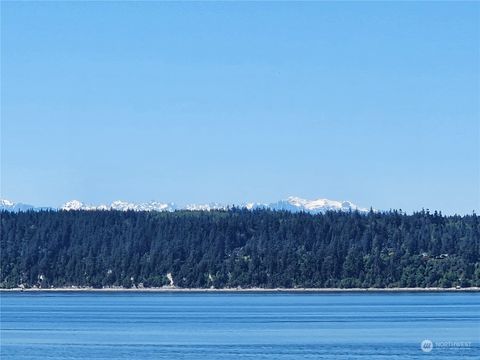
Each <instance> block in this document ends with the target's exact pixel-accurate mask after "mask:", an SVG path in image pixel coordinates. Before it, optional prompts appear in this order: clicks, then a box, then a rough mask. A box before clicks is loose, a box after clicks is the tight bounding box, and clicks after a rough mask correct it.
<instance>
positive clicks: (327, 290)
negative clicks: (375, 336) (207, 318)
mask: <svg viewBox="0 0 480 360" xmlns="http://www.w3.org/2000/svg"><path fill="white" fill-rule="evenodd" d="M2 292H19V293H21V292H24V293H32V292H71V293H75V292H99V293H118V292H131V293H142V292H143V293H372V292H373V293H375V292H376V293H406V292H419V293H426V292H480V287H468V288H439V287H432V288H348V289H346V288H272V289H267V288H223V289H213V288H176V287H161V288H122V287H115V288H92V287H65V288H44V289H42V288H29V289H24V288H10V289H0V293H2Z"/></svg>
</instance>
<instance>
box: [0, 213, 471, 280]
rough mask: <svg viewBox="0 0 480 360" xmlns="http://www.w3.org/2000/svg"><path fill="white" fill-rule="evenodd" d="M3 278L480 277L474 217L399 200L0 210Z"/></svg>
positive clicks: (329, 278)
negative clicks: (370, 205)
mask: <svg viewBox="0 0 480 360" xmlns="http://www.w3.org/2000/svg"><path fill="white" fill-rule="evenodd" d="M0 220H1V232H0V234H1V238H0V245H1V254H0V255H1V256H0V260H1V264H0V265H1V268H0V269H1V273H0V287H2V288H11V287H17V286H19V285H20V284H23V285H24V286H26V287H32V286H37V287H50V286H53V287H66V286H72V285H73V286H92V287H96V288H101V287H109V286H123V287H132V286H137V287H138V286H144V287H161V286H165V285H169V284H170V279H169V278H168V275H167V274H171V275H172V277H173V281H174V284H175V285H176V286H179V287H195V288H206V287H215V288H224V287H238V286H240V287H244V288H248V287H263V288H276V287H285V288H293V287H317V288H322V287H341V288H352V287H380V288H383V287H452V286H462V287H466V286H480V263H479V241H480V223H479V221H478V217H477V216H476V215H475V214H473V215H468V216H448V217H447V216H442V215H441V214H438V213H434V214H430V213H428V212H419V213H415V214H413V215H405V214H402V213H399V212H396V211H393V212H389V213H373V212H370V213H369V214H366V215H363V214H360V213H357V212H350V213H342V212H328V213H326V214H323V215H310V214H306V213H295V214H294V213H289V212H281V211H280V212H275V211H269V210H256V211H248V210H241V209H232V210H229V211H211V212H201V211H177V212H174V213H159V212H133V211H127V212H121V211H69V212H67V211H40V212H21V213H9V212H2V213H0Z"/></svg>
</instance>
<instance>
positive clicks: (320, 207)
mask: <svg viewBox="0 0 480 360" xmlns="http://www.w3.org/2000/svg"><path fill="white" fill-rule="evenodd" d="M239 207H243V208H245V209H248V210H256V209H270V210H279V211H291V212H301V211H304V212H308V213H312V214H318V213H323V212H326V211H359V212H368V209H366V208H361V207H359V206H357V205H355V204H353V203H352V202H350V201H336V200H329V199H316V200H307V199H303V198H300V197H297V196H290V197H288V198H287V199H285V200H280V201H277V202H273V203H269V204H265V203H257V202H250V203H244V204H242V205H239ZM228 208H229V206H228V205H225V204H220V203H209V204H189V205H186V206H177V205H176V204H174V203H163V202H159V201H150V202H145V203H133V202H127V201H122V200H116V201H113V202H112V203H111V204H100V205H90V204H86V203H83V202H81V201H79V200H71V201H68V202H66V203H65V204H63V205H62V206H61V207H60V208H59V210H65V211H72V210H73V211H74V210H118V211H175V210H190V211H211V210H226V209H228ZM41 209H47V208H36V207H34V206H32V205H27V204H20V203H14V202H13V201H9V200H5V199H3V200H1V199H0V210H6V211H27V210H41Z"/></svg>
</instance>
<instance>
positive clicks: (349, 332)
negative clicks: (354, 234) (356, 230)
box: [0, 292, 480, 360]
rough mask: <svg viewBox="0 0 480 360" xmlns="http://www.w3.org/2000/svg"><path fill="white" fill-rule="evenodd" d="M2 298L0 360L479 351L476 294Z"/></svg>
mask: <svg viewBox="0 0 480 360" xmlns="http://www.w3.org/2000/svg"><path fill="white" fill-rule="evenodd" d="M0 300H1V340H0V344H1V359H2V360H7V359H155V360H158V359H195V360H198V359H209V360H210V359H238V358H242V359H369V360H370V359H383V358H389V359H391V358H398V359H416V358H418V359H428V358H431V359H433V358H435V359H454V358H460V357H464V358H478V355H479V354H480V346H479V339H480V295H479V294H466V293H455V294H451V293H450V294H447V293H426V294H417V293H402V294H385V293H368V294H365V293H354V294H349V293H334V294H303V293H302V294H299V293H292V294H285V293H281V294H278V293H267V294H265V293H261V294H260V293H255V294H227V293H215V294H212V293H210V294H205V293H193V294H190V293H189V294H185V293H182V294H178V293H161V294H159V293H108V294H105V293H74V294H72V293H45V292H43V293H1V294H0ZM424 339H430V340H432V341H433V343H434V348H433V350H432V351H431V352H430V353H424V352H422V351H421V349H420V342H421V341H422V340H424ZM445 342H448V343H445ZM460 342H461V343H460ZM465 342H466V343H467V344H464V343H465ZM468 343H471V344H468ZM466 346H467V347H466Z"/></svg>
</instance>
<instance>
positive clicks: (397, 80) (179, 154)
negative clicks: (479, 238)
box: [1, 2, 480, 213]
mask: <svg viewBox="0 0 480 360" xmlns="http://www.w3.org/2000/svg"><path fill="white" fill-rule="evenodd" d="M479 9H480V6H479V4H478V3H473V2H471V3H466V2H464V3H447V2H438V3H412V2H409V3H387V2H370V3H346V2H336V3H152V2H142V3H120V2H88V3H87V2H85V3H72V2H60V3H54V2H48V3H33V2H27V3H20V2H10V3H5V2H3V3H2V44H1V50H2V51H1V60H2V64H1V65H2V81H1V85H2V88H1V90H2V94H1V100H2V109H1V111H2V114H1V115H2V124H1V125H2V133H1V140H2V144H1V146H2V148H1V150H2V162H1V180H2V182H1V193H2V194H1V196H2V197H3V198H8V199H12V200H14V201H21V202H26V203H32V204H35V205H59V204H61V203H63V202H65V201H67V200H71V199H81V200H83V201H86V202H92V203H100V202H110V201H112V200H116V199H124V200H130V201H148V200H159V201H174V202H177V203H180V204H183V203H187V202H210V201H218V202H226V203H240V202H243V201H250V200H255V201H262V202H268V201H274V200H278V199H281V198H285V197H287V196H289V195H297V196H301V197H305V198H319V197H325V198H330V199H337V200H351V201H353V202H355V203H357V204H359V205H361V206H373V207H375V208H379V209H389V208H401V209H404V210H407V211H412V210H416V209H421V208H429V209H439V210H442V211H443V212H445V213H470V212H471V211H472V210H474V209H475V210H477V212H478V211H479V207H480V205H479V203H480V190H479V186H480V185H479V183H480V176H479V163H480V158H479V157H480V155H479V153H480V148H479V137H480V130H479V95H480V91H479V82H480V81H479V63H480V58H479V40H480V39H479V33H480V32H479Z"/></svg>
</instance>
